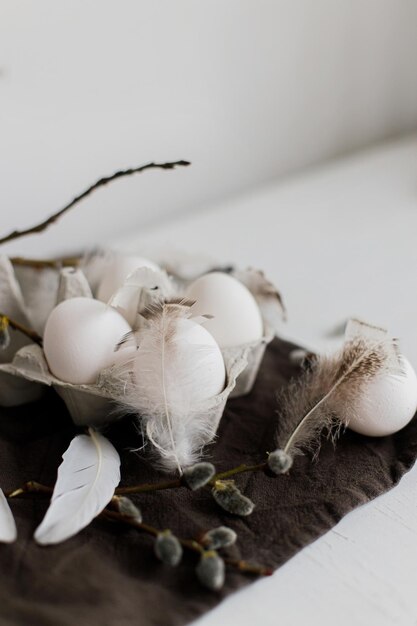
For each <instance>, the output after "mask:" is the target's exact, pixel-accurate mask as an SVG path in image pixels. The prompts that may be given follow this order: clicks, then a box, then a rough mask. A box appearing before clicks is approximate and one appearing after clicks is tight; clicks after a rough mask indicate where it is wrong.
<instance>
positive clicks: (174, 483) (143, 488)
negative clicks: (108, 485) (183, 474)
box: [115, 478, 185, 496]
mask: <svg viewBox="0 0 417 626" xmlns="http://www.w3.org/2000/svg"><path fill="white" fill-rule="evenodd" d="M183 486H185V485H184V483H183V482H182V480H181V478H176V479H175V480H166V481H164V482H160V483H143V484H142V485H132V486H131V487H118V488H117V489H116V491H115V494H117V495H118V496H122V495H127V494H129V493H146V492H149V491H161V490H162V489H176V488H178V487H183Z"/></svg>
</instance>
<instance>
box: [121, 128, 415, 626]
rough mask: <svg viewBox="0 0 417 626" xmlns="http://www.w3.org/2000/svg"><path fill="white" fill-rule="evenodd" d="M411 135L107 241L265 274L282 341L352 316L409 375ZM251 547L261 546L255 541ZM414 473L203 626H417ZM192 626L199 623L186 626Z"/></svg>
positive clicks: (310, 335) (308, 341)
mask: <svg viewBox="0 0 417 626" xmlns="http://www.w3.org/2000/svg"><path fill="white" fill-rule="evenodd" d="M416 154H417V138H416V137H409V138H407V139H404V140H402V141H398V142H396V143H391V144H385V145H381V146H378V147H376V148H374V149H372V150H369V151H366V152H362V153H360V154H358V155H356V156H353V157H350V158H347V159H343V160H340V161H338V162H334V163H332V164H330V165H327V166H325V167H322V168H320V169H317V170H314V171H310V172H308V173H306V174H304V175H301V176H297V177H293V178H291V179H287V180H284V181H281V182H277V183H274V184H271V185H269V186H266V187H263V188H260V189H258V190H255V191H253V192H252V193H250V194H247V195H245V196H243V197H240V198H233V199H231V200H229V201H226V202H223V203H222V204H221V205H218V206H215V207H207V209H206V210H204V211H196V212H195V213H194V214H193V215H185V216H183V217H182V218H181V219H177V220H175V221H172V222H169V223H165V224H164V226H163V227H159V228H157V229H153V230H149V231H146V232H142V233H141V236H140V237H134V238H132V239H130V240H129V241H123V242H117V243H118V247H121V246H123V247H124V248H129V249H132V250H137V251H139V252H140V253H146V252H147V251H148V250H149V249H154V248H155V247H157V248H159V249H161V250H163V249H164V248H165V247H169V248H172V247H173V246H175V247H176V248H178V249H186V250H190V251H191V252H197V253H205V254H208V255H211V256H212V257H214V258H216V259H217V260H220V261H232V262H235V263H236V264H238V265H239V266H243V267H244V266H247V265H252V266H255V267H260V268H263V269H264V270H265V271H266V273H267V275H268V276H269V277H270V278H271V279H272V280H273V281H274V282H275V283H276V285H277V286H278V287H279V288H280V289H281V290H282V293H283V295H284V298H285V301H286V304H287V307H288V313H289V322H288V324H287V326H286V327H285V328H283V331H282V335H283V336H285V337H288V338H290V339H293V340H294V341H296V342H298V343H301V344H305V345H307V346H309V347H312V348H314V349H322V348H325V347H328V346H329V344H334V343H335V341H340V338H337V339H335V338H332V339H330V338H329V336H328V335H329V333H331V332H332V331H333V330H334V329H335V328H336V327H337V326H339V325H340V324H342V323H343V322H344V321H345V320H346V319H347V318H348V317H350V316H358V317H361V318H362V319H364V320H367V321H370V322H373V323H376V324H380V325H384V326H386V327H387V328H389V330H390V331H391V332H392V333H393V334H394V335H395V336H397V337H399V338H400V345H401V347H402V349H403V351H404V353H405V354H406V355H407V356H408V357H409V359H410V360H411V362H412V363H413V365H414V366H415V367H417V285H416V279H415V276H416V273H417V159H416ZM260 540H261V538H260ZM416 565H417V469H413V470H412V471H411V472H410V473H409V474H408V475H406V476H405V478H404V479H403V480H402V482H401V484H400V485H399V486H398V487H396V488H395V489H394V490H393V491H391V492H390V493H387V494H385V495H383V496H381V497H379V498H377V499H376V500H375V501H373V502H371V503H370V504H368V505H366V506H363V507H361V508H359V509H357V510H356V511H354V512H352V513H351V514H349V515H347V516H346V517H345V518H344V519H343V520H342V521H341V522H340V523H339V524H338V525H337V526H336V527H335V528H334V529H333V530H331V531H330V532H328V533H327V534H326V535H325V536H324V537H322V538H321V539H319V540H317V541H316V542H314V543H313V544H312V545H310V546H308V547H307V548H305V549H304V550H302V551H301V552H300V553H299V554H298V555H297V556H296V557H294V558H293V559H291V560H290V561H289V562H288V563H287V564H285V565H284V566H283V567H281V569H279V570H278V571H277V572H276V573H275V574H274V575H273V576H272V577H271V578H268V579H265V580H260V581H258V582H256V583H254V584H253V585H251V586H249V587H248V588H246V589H244V590H243V591H240V592H238V593H236V594H235V595H233V596H232V597H230V598H228V599H227V600H226V601H225V602H223V603H222V604H221V605H220V606H219V607H218V608H217V609H215V610H214V611H212V612H211V613H210V614H208V615H206V616H205V617H203V618H202V619H200V620H199V621H198V625H199V626H222V625H229V624H238V625H239V626H253V625H254V624H259V625H262V626H276V625H277V624H283V625H285V626H292V625H294V626H298V625H301V624H303V623H305V624H308V625H309V626H315V625H316V624H317V626H318V625H320V626H323V625H326V624H329V625H332V626H333V625H334V624H337V626H344V625H346V626H347V625H349V626H357V625H362V624H363V625H364V626H374V625H376V626H385V625H387V626H388V625H392V624H395V625H396V626H401V625H403V624H404V625H407V626H409V625H412V624H414V625H415V624H417V576H416ZM196 624H197V622H196Z"/></svg>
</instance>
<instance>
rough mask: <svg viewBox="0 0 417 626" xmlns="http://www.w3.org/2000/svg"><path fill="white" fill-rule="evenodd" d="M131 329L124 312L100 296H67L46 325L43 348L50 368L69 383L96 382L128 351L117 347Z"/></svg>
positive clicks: (53, 311)
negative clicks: (119, 349) (117, 349)
mask: <svg viewBox="0 0 417 626" xmlns="http://www.w3.org/2000/svg"><path fill="white" fill-rule="evenodd" d="M131 330H132V329H131V327H130V326H129V324H128V323H127V322H126V320H125V319H124V317H122V316H121V315H120V313H118V312H117V311H116V310H115V309H113V308H112V307H109V306H106V305H105V304H104V303H103V302H100V301H99V300H93V299H92V298H70V299H69V300H64V301H63V302H61V303H60V304H58V306H56V307H55V308H54V309H53V310H52V312H51V314H50V316H49V318H48V320H47V322H46V326H45V333H44V338H43V349H44V352H45V357H46V360H47V362H48V365H49V369H50V370H51V372H52V374H54V376H56V377H57V378H60V379H61V380H63V381H65V382H68V383H74V384H88V383H94V382H96V380H97V376H98V374H99V373H100V372H101V370H103V369H104V368H106V367H110V366H111V365H113V364H114V363H116V362H118V363H120V361H121V360H122V359H123V358H124V355H127V352H124V351H123V352H124V355H123V356H122V355H121V352H122V351H120V352H115V351H114V349H115V347H116V345H117V344H118V343H119V341H120V340H121V339H122V337H123V336H124V335H126V333H128V332H129V331H131Z"/></svg>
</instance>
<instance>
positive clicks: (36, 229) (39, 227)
mask: <svg viewBox="0 0 417 626" xmlns="http://www.w3.org/2000/svg"><path fill="white" fill-rule="evenodd" d="M187 165H190V163H189V162H188V161H173V162H171V163H146V165H141V166H140V167H133V168H130V169H127V170H119V171H118V172H115V173H114V174H112V175H111V176H105V177H104V178H100V179H99V180H98V181H97V182H95V183H94V184H93V185H91V186H90V187H88V189H86V190H85V191H83V192H82V193H80V195H78V196H76V197H75V198H74V199H73V200H71V202H70V203H69V204H67V205H66V206H64V207H63V208H62V209H60V210H59V211H57V212H56V213H54V214H53V215H51V216H50V217H48V218H47V219H46V220H44V221H42V222H40V223H39V224H36V225H35V226H31V227H30V228H26V229H24V230H13V231H12V232H11V233H9V234H8V235H5V236H4V237H1V238H0V245H1V244H3V243H8V242H9V241H12V240H14V239H19V238H20V237H24V236H26V235H32V234H34V233H41V232H42V231H44V230H46V229H47V228H48V227H49V226H50V225H51V224H54V222H56V221H57V220H58V219H59V218H60V217H62V216H63V215H64V214H65V213H67V212H68V211H69V210H70V209H72V208H73V207H74V206H75V205H76V204H78V203H79V202H80V201H81V200H84V198H87V196H89V195H90V194H92V193H93V191H95V190H96V189H99V188H100V187H104V186H105V185H107V184H108V183H111V182H113V181H114V180H117V179H118V178H123V177H126V176H131V175H132V174H138V173H140V172H144V171H145V170H150V169H162V170H172V169H174V168H175V167H177V166H187Z"/></svg>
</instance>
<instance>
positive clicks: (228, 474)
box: [210, 461, 267, 485]
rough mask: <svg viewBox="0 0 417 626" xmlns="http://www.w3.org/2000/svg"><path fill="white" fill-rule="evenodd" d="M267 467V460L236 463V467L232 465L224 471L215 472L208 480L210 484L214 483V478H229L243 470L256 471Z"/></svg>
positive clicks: (241, 472) (243, 471)
mask: <svg viewBox="0 0 417 626" xmlns="http://www.w3.org/2000/svg"><path fill="white" fill-rule="evenodd" d="M266 468H267V462H266V461H264V462H262V463H257V464H256V465H245V464H242V465H238V466H237V467H232V469H229V470H227V471H225V472H219V473H218V474H215V475H214V476H213V478H212V479H211V480H210V484H211V485H214V483H215V482H216V480H223V479H225V478H230V477H231V476H236V474H243V473H245V472H258V471H260V470H265V469H266Z"/></svg>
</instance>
